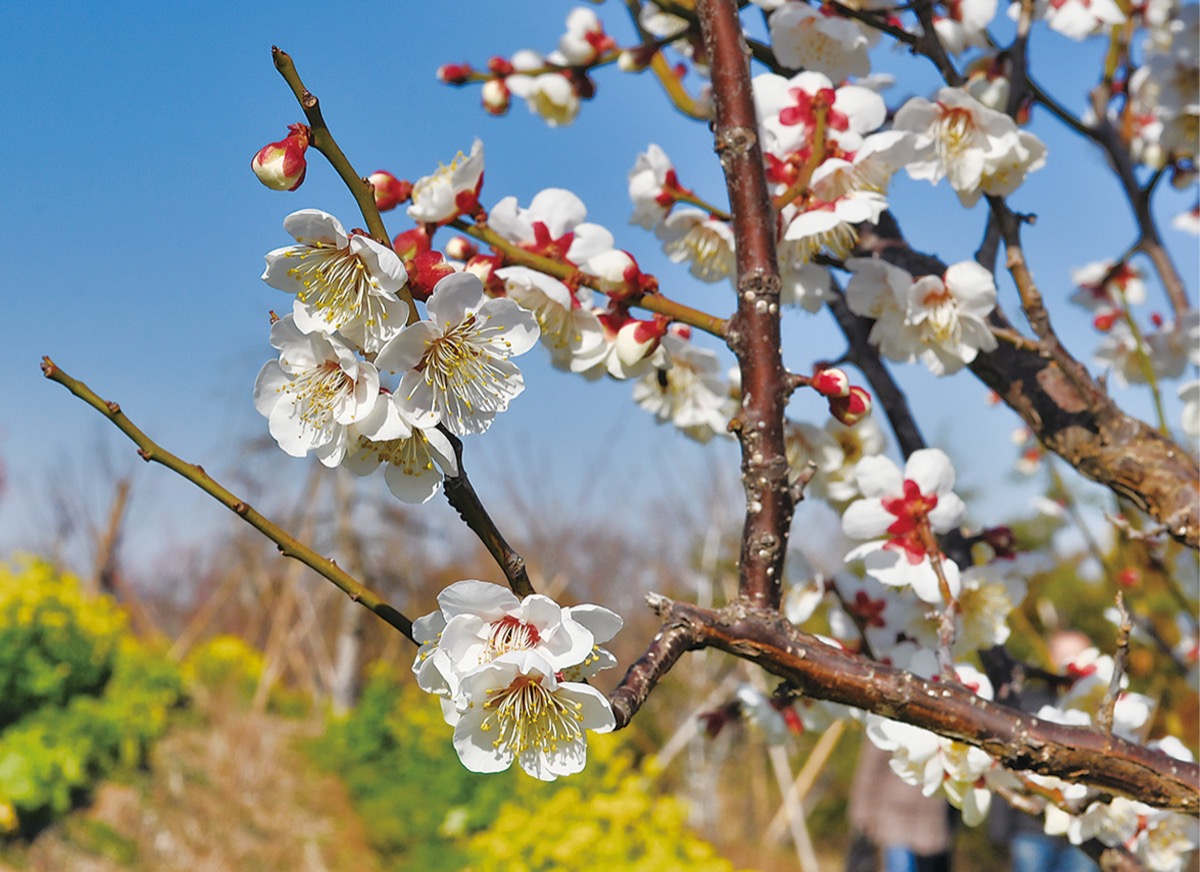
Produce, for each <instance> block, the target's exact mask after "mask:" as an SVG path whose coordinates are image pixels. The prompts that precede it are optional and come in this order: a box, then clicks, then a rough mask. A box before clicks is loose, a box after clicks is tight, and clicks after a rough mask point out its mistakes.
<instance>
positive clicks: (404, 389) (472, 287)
mask: <svg viewBox="0 0 1200 872" xmlns="http://www.w3.org/2000/svg"><path fill="white" fill-rule="evenodd" d="M423 181H424V180H423ZM420 186H421V183H418V187H420ZM284 228H285V229H286V230H287V231H288V232H289V233H290V234H291V235H292V236H293V238H295V240H296V244H295V245H291V246H287V247H285V248H279V249H276V250H274V251H272V252H270V253H269V254H268V255H267V257H266V260H267V267H266V271H265V272H264V273H263V280H264V281H265V282H266V283H267V284H269V285H271V286H272V287H274V288H277V289H279V290H281V291H285V292H288V293H291V294H293V295H294V296H295V300H294V302H293V305H292V313H291V314H289V315H287V316H285V317H283V318H280V319H278V320H277V321H276V322H275V324H274V325H273V326H272V328H271V344H272V345H273V346H274V347H275V348H276V349H278V351H279V358H278V360H272V361H268V362H267V364H266V365H265V366H264V367H263V368H262V371H261V372H260V373H259V376H258V379H257V381H256V383H255V388H254V399H255V405H256V407H257V408H258V410H259V412H260V413H261V414H262V415H264V416H265V417H266V418H267V420H268V426H269V429H270V432H271V435H272V436H273V437H274V438H275V440H276V441H277V442H278V443H279V445H280V447H281V448H282V449H283V450H284V451H285V452H287V453H288V454H291V455H292V456H296V457H303V456H305V455H307V454H309V453H312V454H315V455H316V456H317V458H318V459H319V460H320V461H321V463H323V464H324V465H326V466H331V467H332V466H340V465H344V466H346V467H347V468H349V469H351V470H353V471H355V472H357V473H360V474H364V473H366V472H370V471H371V470H373V469H375V468H377V467H378V466H379V465H380V464H381V463H383V464H386V465H387V469H386V471H385V474H384V477H385V480H386V481H387V484H388V487H389V488H390V489H391V491H392V492H393V493H394V494H395V495H396V496H397V497H398V498H399V499H402V500H405V501H407V502H423V501H425V500H428V499H429V498H430V497H431V496H432V495H433V494H434V493H435V492H436V490H437V488H438V486H439V484H440V482H441V478H442V471H443V470H444V471H445V473H446V474H449V475H457V473H458V469H457V462H456V459H455V456H454V451H453V448H452V446H451V443H450V441H449V439H448V438H447V436H446V435H445V433H444V432H443V431H442V430H441V429H439V427H440V428H444V429H445V430H447V431H449V432H450V433H453V434H455V435H459V436H462V435H466V434H468V433H482V432H484V431H485V430H487V429H488V427H489V426H490V425H491V422H492V420H493V419H494V418H495V416H496V414H497V413H499V412H501V411H503V410H504V409H506V408H507V407H508V404H509V402H511V400H512V399H513V398H514V397H516V396H517V395H518V394H520V393H521V391H522V390H523V389H524V381H523V379H522V376H521V373H520V370H518V369H517V367H516V365H515V364H513V363H512V361H511V360H510V358H511V357H513V356H515V355H518V354H522V353H523V352H525V351H527V350H528V349H529V348H530V347H532V345H533V344H534V343H535V342H536V341H537V337H538V327H537V323H536V322H535V320H534V319H533V317H532V316H530V315H529V314H528V313H527V312H525V311H524V310H522V309H521V308H520V307H519V306H517V305H516V304H515V303H513V302H512V301H510V300H502V299H489V298H487V297H485V295H484V293H483V285H482V283H481V282H480V280H479V278H478V277H477V276H475V275H473V274H471V273H454V274H452V275H448V276H446V277H444V278H442V279H441V280H440V281H439V282H438V283H437V284H436V286H435V287H434V288H433V292H432V295H431V296H430V297H429V299H428V301H427V304H426V309H427V312H428V315H429V319H428V320H417V319H415V318H413V317H410V315H415V313H414V312H413V311H412V309H411V307H410V304H409V303H407V302H406V301H405V300H404V299H402V297H401V291H402V290H403V289H404V288H405V286H406V282H407V280H408V274H407V272H406V270H405V268H404V265H403V263H402V262H401V261H400V259H399V258H398V257H397V256H396V254H395V253H394V252H393V251H392V250H391V249H389V248H387V247H386V246H384V245H382V244H380V243H378V242H376V241H375V240H373V239H371V238H370V237H369V236H367V235H366V234H364V233H347V232H346V231H345V230H344V228H343V227H342V224H341V223H340V222H339V221H338V220H337V219H336V218H334V217H333V216H332V215H329V214H327V213H325V212H321V211H318V210H315V209H305V210H301V211H300V212H295V213H293V214H292V215H289V216H288V217H287V219H286V220H285V221H284ZM410 321H411V323H409V322H410ZM389 372H390V373H399V374H401V376H400V380H399V384H398V385H392V386H390V387H389V386H387V385H385V384H384V377H385V376H386V374H387V373H389Z"/></svg>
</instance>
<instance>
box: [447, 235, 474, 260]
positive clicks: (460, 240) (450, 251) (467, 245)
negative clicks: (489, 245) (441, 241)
mask: <svg viewBox="0 0 1200 872" xmlns="http://www.w3.org/2000/svg"><path fill="white" fill-rule="evenodd" d="M477 254H479V246H478V245H476V244H475V243H474V242H472V241H471V240H469V239H467V237H465V236H455V237H454V238H453V239H451V240H450V241H449V242H447V243H446V257H450V258H453V259H454V260H462V261H467V260H470V259H471V258H473V257H474V256H475V255H477Z"/></svg>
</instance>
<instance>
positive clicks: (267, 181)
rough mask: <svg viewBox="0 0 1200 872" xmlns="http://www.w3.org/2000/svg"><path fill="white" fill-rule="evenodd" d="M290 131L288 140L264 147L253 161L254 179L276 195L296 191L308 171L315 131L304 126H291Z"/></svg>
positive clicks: (251, 166)
mask: <svg viewBox="0 0 1200 872" xmlns="http://www.w3.org/2000/svg"><path fill="white" fill-rule="evenodd" d="M288 130H289V131H290V133H288V135H287V136H286V137H285V138H284V139H281V140H280V141H279V142H272V143H269V144H267V145H264V146H263V147H262V148H260V149H259V150H258V153H257V154H255V155H254V157H253V158H252V159H251V161H250V169H252V170H254V175H256V176H258V180H259V181H260V182H262V183H263V184H264V185H266V186H267V187H268V188H270V189H271V190H272V191H294V190H296V189H297V188H298V187H300V185H301V184H302V183H303V182H304V174H305V172H307V170H308V161H306V160H305V159H304V152H305V151H306V150H307V149H308V139H309V136H310V134H311V133H312V131H311V130H309V128H308V127H306V126H304V125H303V124H289V125H288Z"/></svg>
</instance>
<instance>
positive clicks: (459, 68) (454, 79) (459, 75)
mask: <svg viewBox="0 0 1200 872" xmlns="http://www.w3.org/2000/svg"><path fill="white" fill-rule="evenodd" d="M474 72H475V70H474V69H473V68H472V67H471V65H470V64H442V65H441V66H440V67H438V71H437V77H438V79H440V80H441V81H443V82H445V83H446V84H447V85H465V84H466V83H467V81H468V80H469V79H470V78H471V75H472V74H473V73H474Z"/></svg>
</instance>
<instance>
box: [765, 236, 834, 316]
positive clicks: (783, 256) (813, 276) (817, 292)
mask: <svg viewBox="0 0 1200 872" xmlns="http://www.w3.org/2000/svg"><path fill="white" fill-rule="evenodd" d="M805 250H806V246H805V245H804V244H803V242H781V243H780V244H779V245H778V246H777V247H776V254H777V255H778V257H779V278H780V281H781V282H782V283H783V284H782V286H781V287H780V289H779V302H780V304H781V305H784V306H800V307H801V308H802V309H804V310H805V311H807V312H819V311H820V310H821V307H822V306H824V305H825V304H826V303H828V302H829V301H830V300H833V299H834V298H835V296H836V295H835V294H834V292H833V277H832V276H830V274H829V270H827V269H825V267H823V266H820V265H819V264H815V263H808V262H806V261H805V260H804V259H803V258H804V254H805Z"/></svg>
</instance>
